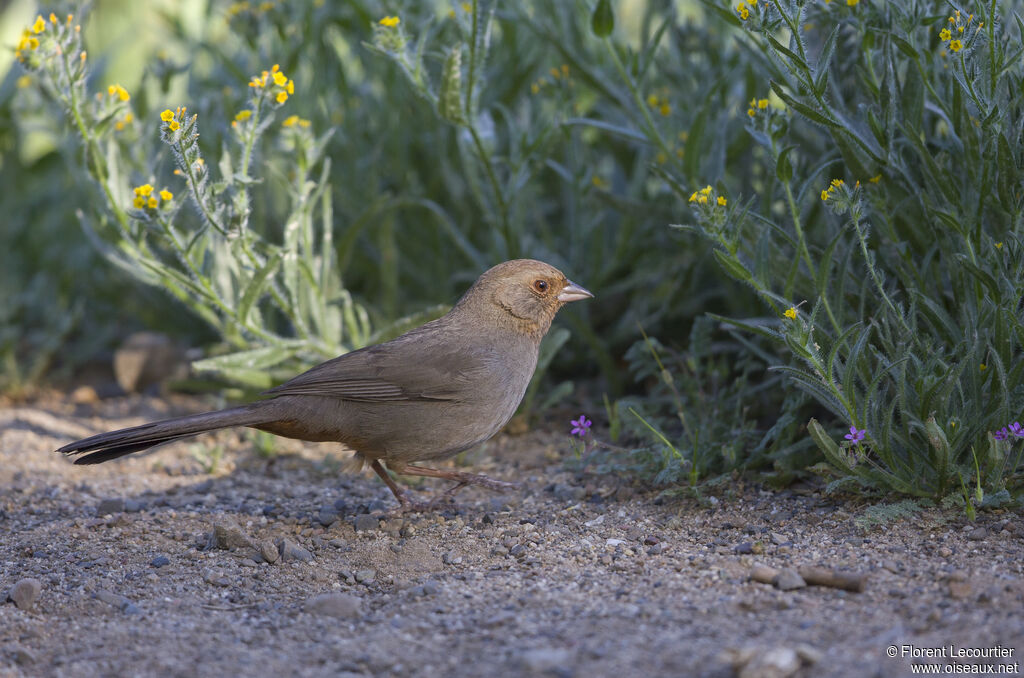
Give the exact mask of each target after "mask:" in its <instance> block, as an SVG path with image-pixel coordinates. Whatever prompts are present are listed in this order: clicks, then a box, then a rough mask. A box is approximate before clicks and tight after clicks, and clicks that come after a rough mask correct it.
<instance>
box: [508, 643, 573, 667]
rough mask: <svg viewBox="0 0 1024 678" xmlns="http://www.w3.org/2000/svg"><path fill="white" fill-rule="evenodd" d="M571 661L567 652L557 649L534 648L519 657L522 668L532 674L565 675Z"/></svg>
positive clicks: (570, 656)
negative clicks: (549, 673) (548, 672)
mask: <svg viewBox="0 0 1024 678" xmlns="http://www.w3.org/2000/svg"><path fill="white" fill-rule="evenodd" d="M571 660H572V655H571V654H570V653H569V651H568V650H566V649H563V648H558V647H535V648H532V649H529V650H524V651H523V652H522V653H521V654H520V655H519V661H520V662H521V663H522V666H523V668H524V669H526V670H527V671H530V672H532V673H544V672H547V671H552V672H556V673H566V672H568V671H569V664H570V661H571Z"/></svg>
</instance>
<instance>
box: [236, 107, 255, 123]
mask: <svg viewBox="0 0 1024 678" xmlns="http://www.w3.org/2000/svg"><path fill="white" fill-rule="evenodd" d="M251 117H252V111H250V110H249V109H248V108H246V109H245V110H243V111H239V112H238V113H235V120H237V121H238V122H242V121H243V120H248V119H249V118H251Z"/></svg>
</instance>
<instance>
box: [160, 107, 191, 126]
mask: <svg viewBox="0 0 1024 678" xmlns="http://www.w3.org/2000/svg"><path fill="white" fill-rule="evenodd" d="M186 111H188V109H187V108H185V107H184V106H179V107H178V108H177V109H176V110H173V111H172V110H171V109H169V108H165V109H164V110H163V112H162V113H160V119H161V120H163V121H164V122H166V123H167V129H169V130H170V131H172V132H177V131H178V130H179V129H181V122H179V118H183V117H184V115H185V112H186Z"/></svg>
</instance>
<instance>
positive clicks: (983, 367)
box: [978, 363, 988, 372]
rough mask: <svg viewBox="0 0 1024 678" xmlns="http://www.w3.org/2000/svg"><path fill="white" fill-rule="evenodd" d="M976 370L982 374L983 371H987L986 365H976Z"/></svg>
mask: <svg viewBox="0 0 1024 678" xmlns="http://www.w3.org/2000/svg"><path fill="white" fill-rule="evenodd" d="M978 369H979V370H980V371H981V372H984V371H985V370H987V369H988V365H986V364H985V363H982V364H980V365H978Z"/></svg>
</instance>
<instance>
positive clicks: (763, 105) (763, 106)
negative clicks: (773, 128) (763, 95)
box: [757, 99, 768, 111]
mask: <svg viewBox="0 0 1024 678" xmlns="http://www.w3.org/2000/svg"><path fill="white" fill-rule="evenodd" d="M757 107H758V108H760V109H761V110H762V111H763V110H764V109H766V108H768V100H767V99H758V100H757Z"/></svg>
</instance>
